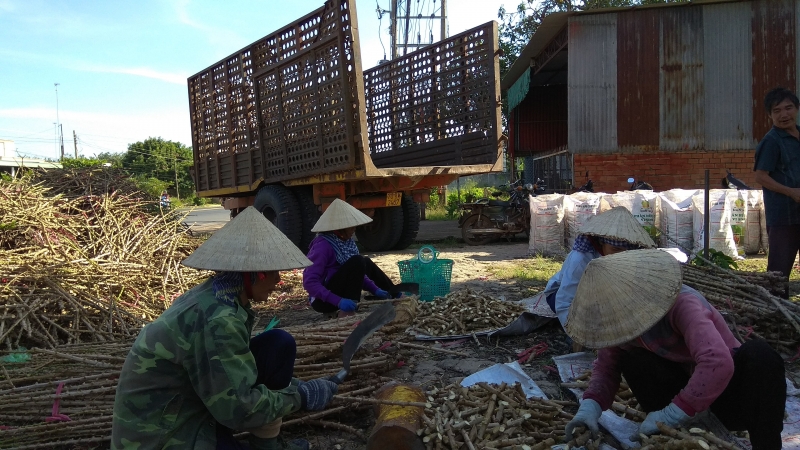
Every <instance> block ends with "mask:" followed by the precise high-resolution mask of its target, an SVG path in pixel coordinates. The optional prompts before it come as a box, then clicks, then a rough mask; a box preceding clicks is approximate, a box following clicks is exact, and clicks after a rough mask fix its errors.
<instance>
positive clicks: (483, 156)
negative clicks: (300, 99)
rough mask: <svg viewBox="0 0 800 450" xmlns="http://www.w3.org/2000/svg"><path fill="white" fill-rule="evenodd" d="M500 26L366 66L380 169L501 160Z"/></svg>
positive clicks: (373, 153)
mask: <svg viewBox="0 0 800 450" xmlns="http://www.w3.org/2000/svg"><path fill="white" fill-rule="evenodd" d="M497 45H498V41H497V27H496V23H495V22H489V23H486V24H484V25H481V26H479V27H476V28H473V29H471V30H468V31H465V32H463V33H461V34H458V35H455V36H453V37H450V38H448V39H446V40H443V41H440V42H438V43H435V44H433V45H430V46H427V47H424V48H422V49H420V50H416V51H414V52H412V53H409V54H408V55H405V56H402V57H398V58H396V59H393V60H391V61H389V62H388V63H386V64H382V65H380V66H377V67H374V68H372V69H370V70H367V71H365V72H364V95H365V104H366V110H367V129H368V131H369V149H370V155H371V157H372V160H373V162H374V163H375V165H376V166H377V167H381V168H386V167H415V166H442V165H458V164H486V163H494V162H495V160H496V158H497V142H498V137H499V136H498V133H499V130H498V129H497V123H498V120H499V119H498V118H499V114H500V111H499V104H498V99H499V92H498V89H497V84H498V82H499V81H498V79H497V76H498V75H497V71H496V69H495V57H496V56H495V48H497Z"/></svg>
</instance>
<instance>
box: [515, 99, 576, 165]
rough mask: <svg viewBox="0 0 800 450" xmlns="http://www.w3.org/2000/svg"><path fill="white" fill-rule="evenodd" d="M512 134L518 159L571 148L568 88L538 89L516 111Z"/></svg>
mask: <svg viewBox="0 0 800 450" xmlns="http://www.w3.org/2000/svg"><path fill="white" fill-rule="evenodd" d="M515 110H516V111H518V112H517V113H515V114H514V115H512V118H513V119H512V120H511V121H510V123H514V122H516V124H515V127H514V128H513V129H510V130H509V131H510V132H511V133H512V134H511V136H512V137H513V138H514V139H512V141H513V143H514V144H515V146H514V150H513V152H514V156H530V155H532V154H534V153H537V152H543V151H552V150H554V149H557V148H562V147H566V145H567V86H566V85H559V86H535V87H532V88H531V89H530V91H529V92H528V95H527V97H525V100H524V101H523V102H522V103H520V104H519V105H517V108H515Z"/></svg>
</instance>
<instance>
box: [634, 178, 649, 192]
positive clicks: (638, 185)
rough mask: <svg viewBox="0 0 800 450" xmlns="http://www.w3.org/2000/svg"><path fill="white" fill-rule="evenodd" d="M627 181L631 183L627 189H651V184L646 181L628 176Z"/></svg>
mask: <svg viewBox="0 0 800 450" xmlns="http://www.w3.org/2000/svg"><path fill="white" fill-rule="evenodd" d="M628 183H630V184H631V188H630V189H628V190H629V191H652V190H653V186H652V185H651V184H650V183H648V182H646V181H641V180H640V181H636V179H635V178H628Z"/></svg>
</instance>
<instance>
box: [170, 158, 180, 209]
mask: <svg viewBox="0 0 800 450" xmlns="http://www.w3.org/2000/svg"><path fill="white" fill-rule="evenodd" d="M172 157H173V158H172V162H173V164H172V167H174V168H175V197H178V200H180V199H181V191H180V189H178V151H177V150H175V153H173V154H172Z"/></svg>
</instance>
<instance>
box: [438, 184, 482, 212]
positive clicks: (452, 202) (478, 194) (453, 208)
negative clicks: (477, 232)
mask: <svg viewBox="0 0 800 450" xmlns="http://www.w3.org/2000/svg"><path fill="white" fill-rule="evenodd" d="M483 197H484V188H479V187H470V188H462V189H461V195H460V196H459V195H458V191H451V192H448V193H447V206H446V207H445V209H446V210H447V217H448V218H450V219H455V218H456V217H458V208H459V206H461V204H462V203H472V202H474V201H476V200H478V199H480V198H483Z"/></svg>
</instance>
